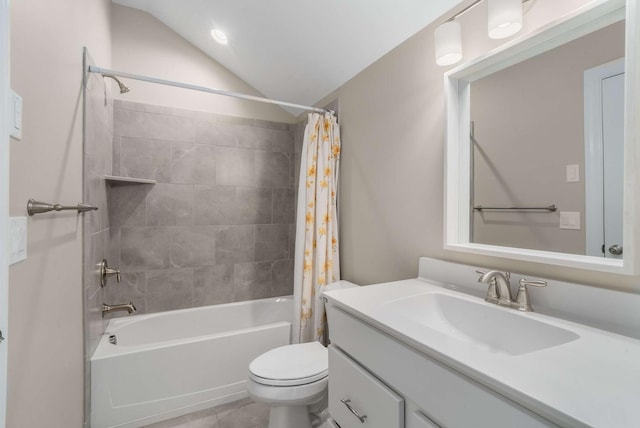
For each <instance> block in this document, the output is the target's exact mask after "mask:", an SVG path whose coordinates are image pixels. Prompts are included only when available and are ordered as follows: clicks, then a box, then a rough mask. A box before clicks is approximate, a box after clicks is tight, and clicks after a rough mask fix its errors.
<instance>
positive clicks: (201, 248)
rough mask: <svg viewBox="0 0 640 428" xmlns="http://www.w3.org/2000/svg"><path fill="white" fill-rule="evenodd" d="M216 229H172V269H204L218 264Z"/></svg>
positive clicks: (201, 227)
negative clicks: (203, 267)
mask: <svg viewBox="0 0 640 428" xmlns="http://www.w3.org/2000/svg"><path fill="white" fill-rule="evenodd" d="M215 236H216V227H215V226H192V227H173V228H171V255H170V257H171V267H178V268H183V267H202V266H213V265H215V264H216V239H215Z"/></svg>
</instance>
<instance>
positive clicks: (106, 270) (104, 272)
mask: <svg viewBox="0 0 640 428" xmlns="http://www.w3.org/2000/svg"><path fill="white" fill-rule="evenodd" d="M111 275H115V276H116V281H117V282H120V279H121V278H120V269H111V268H110V267H109V266H108V265H107V260H106V259H103V260H102V261H101V262H100V285H101V286H102V287H104V286H105V285H107V278H108V277H109V276H111Z"/></svg>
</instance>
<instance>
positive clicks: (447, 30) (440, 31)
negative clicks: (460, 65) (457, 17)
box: [434, 21, 462, 65]
mask: <svg viewBox="0 0 640 428" xmlns="http://www.w3.org/2000/svg"><path fill="white" fill-rule="evenodd" d="M434 37H435V44H436V64H438V65H451V64H455V63H456V62H458V61H460V60H461V59H462V27H461V26H460V23H459V22H456V21H447V22H445V23H444V24H442V25H440V26H439V27H438V28H436V31H435V34H434Z"/></svg>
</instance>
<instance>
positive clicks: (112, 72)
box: [88, 65, 335, 114]
mask: <svg viewBox="0 0 640 428" xmlns="http://www.w3.org/2000/svg"><path fill="white" fill-rule="evenodd" d="M88 69H89V72H90V73H97V74H102V75H103V76H112V77H124V78H125V79H133V80H140V81H142V82H150V83H157V84H160V85H167V86H175V87H176V88H184V89H191V90H193V91H200V92H208V93H210V94H218V95H224V96H226V97H234V98H241V99H243V100H250V101H258V102H261V103H267V104H276V105H279V106H283V107H293V108H298V109H301V110H308V111H313V112H317V113H331V114H335V112H334V111H333V110H327V109H323V108H318V107H311V106H305V105H302V104H294V103H289V102H286V101H277V100H272V99H270V98H263V97H256V96H254V95H247V94H242V93H240V92H232V91H225V90H222V89H215V88H207V87H205V86H196V85H189V84H187V83H180V82H173V81H171V80H163V79H157V78H155V77H148V76H140V75H137V74H131V73H125V72H124V71H116V70H109V69H107V68H101V67H96V66H94V65H90V66H89V67H88Z"/></svg>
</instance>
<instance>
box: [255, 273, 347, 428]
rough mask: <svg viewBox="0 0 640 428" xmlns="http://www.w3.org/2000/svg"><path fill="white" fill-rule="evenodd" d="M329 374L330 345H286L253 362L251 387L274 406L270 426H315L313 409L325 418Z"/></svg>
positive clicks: (257, 396)
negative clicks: (328, 348) (312, 422)
mask: <svg viewBox="0 0 640 428" xmlns="http://www.w3.org/2000/svg"><path fill="white" fill-rule="evenodd" d="M353 287H357V285H356V284H354V283H352V282H349V281H344V280H342V281H336V282H334V283H332V284H329V285H327V286H326V287H324V291H330V290H339V289H346V288H353ZM328 376H329V357H328V353H327V348H325V347H324V346H322V344H320V342H310V343H300V344H295V345H285V346H281V347H279V348H275V349H272V350H270V351H267V352H265V353H264V354H262V355H260V356H259V357H258V358H256V359H255V360H253V361H252V362H251V364H249V379H248V381H247V390H248V391H249V395H250V396H251V398H253V399H254V400H255V401H258V402H262V403H265V404H268V405H269V406H270V407H271V409H270V412H269V428H311V419H312V413H313V414H314V415H315V416H319V417H317V418H316V419H318V420H321V421H322V419H323V417H322V415H321V414H322V413H323V412H324V411H326V407H327V385H328V383H329V377H328ZM325 419H326V417H325Z"/></svg>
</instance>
